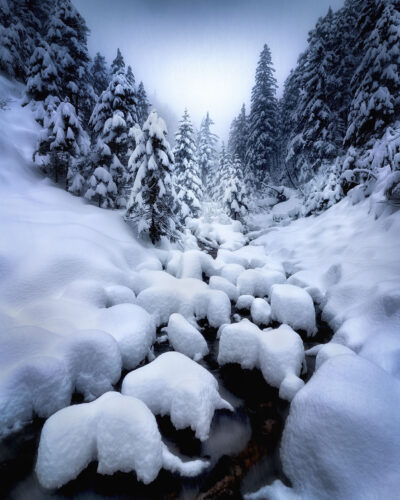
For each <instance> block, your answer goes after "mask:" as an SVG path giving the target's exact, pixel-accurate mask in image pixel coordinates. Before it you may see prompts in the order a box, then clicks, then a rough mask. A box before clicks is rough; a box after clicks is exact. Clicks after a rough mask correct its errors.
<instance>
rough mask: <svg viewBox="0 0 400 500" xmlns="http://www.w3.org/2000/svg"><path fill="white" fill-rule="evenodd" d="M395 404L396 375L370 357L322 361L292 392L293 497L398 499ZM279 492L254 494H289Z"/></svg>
mask: <svg viewBox="0 0 400 500" xmlns="http://www.w3.org/2000/svg"><path fill="white" fill-rule="evenodd" d="M399 405H400V383H399V381H398V380H397V379H395V378H394V377H392V376H391V375H389V374H387V373H386V372H385V371H383V370H382V369H381V368H379V367H377V366H376V365H374V364H373V363H371V362H369V361H367V360H365V359H363V358H361V357H360V356H355V355H342V356H335V357H334V358H332V359H329V360H327V361H326V362H325V363H323V365H322V366H321V367H320V368H319V369H318V370H317V371H316V373H315V374H314V375H313V376H312V378H311V379H310V381H309V382H308V383H307V384H306V385H305V386H304V388H303V389H302V390H301V391H299V392H298V393H297V394H296V396H295V397H294V399H293V401H292V403H291V406H290V413H289V416H288V418H287V421H286V425H285V429H284V432H283V437H282V443H281V460H282V465H283V470H284V473H285V475H286V476H287V477H288V478H289V480H290V482H291V483H292V485H293V489H292V490H291V492H292V494H295V495H296V496H295V497H294V498H298V499H300V498H307V499H309V500H317V499H318V500H325V499H326V500H328V499H329V500H330V499H332V498H338V499H339V498H340V499H349V500H350V499H354V498H357V499H358V498H360V499H361V498H363V499H364V498H371V499H373V498H388V499H389V498H390V499H392V498H393V499H395V498H397V497H398V491H399V488H400V476H399V474H398V470H399V463H400V434H399V429H400V414H399V411H398V408H399ZM279 488H280V489H284V488H281V486H280V485H279ZM278 491H279V490H277V485H276V484H274V485H273V486H271V487H266V488H264V489H263V494H264V496H263V497H260V498H291V496H290V495H286V496H278Z"/></svg>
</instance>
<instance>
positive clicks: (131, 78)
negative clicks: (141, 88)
mask: <svg viewBox="0 0 400 500" xmlns="http://www.w3.org/2000/svg"><path fill="white" fill-rule="evenodd" d="M126 80H127V82H128V83H129V85H131V86H132V88H133V89H135V87H136V82H135V75H134V74H133V71H132V66H128V69H127V70H126Z"/></svg>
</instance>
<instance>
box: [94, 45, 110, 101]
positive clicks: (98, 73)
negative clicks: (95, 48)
mask: <svg viewBox="0 0 400 500" xmlns="http://www.w3.org/2000/svg"><path fill="white" fill-rule="evenodd" d="M90 71H91V74H92V82H93V89H94V91H95V93H96V95H97V96H100V95H101V93H102V92H103V91H104V90H106V88H107V87H108V84H109V83H110V74H109V71H108V69H107V63H106V59H105V57H104V56H103V55H101V54H100V52H97V53H96V55H95V57H94V60H93V63H92V65H91V68H90Z"/></svg>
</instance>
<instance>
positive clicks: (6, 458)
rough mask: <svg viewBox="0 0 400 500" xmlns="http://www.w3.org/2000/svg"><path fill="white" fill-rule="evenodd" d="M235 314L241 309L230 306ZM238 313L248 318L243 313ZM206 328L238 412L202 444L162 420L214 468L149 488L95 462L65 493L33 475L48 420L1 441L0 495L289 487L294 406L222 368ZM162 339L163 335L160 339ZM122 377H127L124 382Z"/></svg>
mask: <svg viewBox="0 0 400 500" xmlns="http://www.w3.org/2000/svg"><path fill="white" fill-rule="evenodd" d="M210 253H211V252H210ZM213 253H214V249H213ZM234 314H235V315H236V314H238V311H236V310H235V308H234V307H232V315H234ZM240 316H241V317H245V315H243V314H242V313H241V314H240ZM319 316H320V315H319ZM232 321H233V320H232ZM200 326H201V327H202V333H203V335H204V337H205V338H206V340H207V343H208V347H209V354H208V356H206V357H205V358H204V359H203V360H202V361H201V364H202V365H203V366H204V367H205V368H206V369H207V370H209V371H210V372H211V373H212V374H213V375H214V376H215V377H216V378H217V380H218V382H219V387H220V393H221V395H222V397H223V398H225V399H227V400H228V401H229V402H230V403H231V404H232V405H233V406H234V407H235V412H234V413H231V412H229V411H225V410H218V411H216V413H215V415H214V419H213V422H212V426H211V431H210V436H209V438H208V440H207V441H205V442H203V443H201V442H200V441H199V440H198V439H196V438H195V437H194V433H193V432H192V431H191V430H190V429H186V430H180V431H177V430H175V428H174V427H173V425H172V424H171V421H170V419H169V417H157V421H158V425H159V429H160V432H161V434H162V436H163V439H164V441H165V443H166V444H167V445H168V446H169V448H170V449H171V451H173V452H174V453H177V454H178V455H180V456H182V457H187V458H195V457H196V458H197V457H202V458H207V459H208V460H209V461H210V464H211V465H210V467H209V468H208V469H207V470H206V471H205V472H204V473H203V474H202V475H201V476H198V477H196V478H189V479H188V478H182V477H180V476H178V475H177V474H172V473H170V472H167V471H164V470H162V471H161V472H160V474H159V476H158V478H157V479H156V480H155V481H154V482H153V483H151V484H150V485H144V484H143V483H141V482H139V481H137V480H136V476H135V473H117V474H114V475H113V476H102V475H100V474H97V473H96V468H97V464H96V463H92V464H90V466H89V467H88V468H87V469H86V470H85V471H83V472H82V473H81V474H80V475H79V476H78V477H77V479H75V480H74V481H71V482H70V483H68V484H67V485H65V486H64V487H62V488H61V489H59V490H57V491H55V492H49V491H46V490H44V489H43V488H41V486H40V485H39V483H38V481H37V479H36V476H35V473H34V466H35V461H36V453H37V447H38V444H39V438H40V431H41V428H42V426H43V423H44V421H43V420H40V419H35V420H34V421H33V422H32V423H31V424H30V425H28V426H27V427H25V428H24V429H23V430H22V431H20V432H17V433H14V434H13V435H11V436H8V437H7V438H6V439H4V440H3V441H0V484H1V492H2V493H1V494H0V497H1V498H7V499H15V500H25V499H29V500H42V499H51V498H52V499H67V498H68V499H70V498H74V499H75V498H79V499H103V498H107V499H108V498H109V499H129V498H135V499H151V500H153V499H194V498H199V499H203V500H211V499H224V498H243V493H248V492H252V491H255V490H257V489H258V488H260V487H261V486H263V485H265V484H266V483H269V482H272V481H273V480H274V479H278V478H279V479H281V480H282V481H284V482H286V483H287V480H286V478H285V477H284V475H283V472H282V467H281V463H280V460H279V443H280V438H281V435H282V430H283V427H284V423H285V419H286V417H287V414H288V411H289V404H288V403H287V402H286V401H283V400H281V399H279V397H278V390H277V389H275V388H273V387H271V386H269V385H268V384H267V383H266V382H265V380H264V378H263V377H262V375H261V373H260V372H259V371H258V370H242V369H241V368H240V367H239V366H238V365H226V366H224V367H220V366H219V365H218V363H217V355H218V340H217V339H216V335H217V332H216V330H215V329H213V328H210V327H209V325H208V324H207V323H206V322H205V321H203V322H202V323H200ZM272 326H275V325H272ZM161 335H162V333H161V331H159V332H158V337H160V336H161ZM331 336H332V332H331V330H330V329H329V327H327V325H325V324H323V323H321V322H319V330H318V333H317V335H316V336H315V337H313V338H312V339H307V338H306V337H305V336H303V335H302V338H303V340H304V344H305V348H309V347H311V346H312V345H315V344H316V343H325V342H327V341H328V340H329V339H330V338H331ZM310 340H312V342H310ZM168 350H170V347H169V344H168V342H161V343H156V344H155V347H154V353H155V355H156V356H159V355H160V354H162V353H163V352H166V351H168ZM313 370H314V359H313V358H310V357H308V358H307V372H306V373H304V374H303V375H302V377H303V378H304V380H308V379H309V377H310V376H311V374H312V372H313ZM124 376H125V373H123V375H122V378H123V377H124ZM122 378H121V380H122ZM118 388H119V386H117V387H116V389H117V390H118ZM78 402H81V400H80V398H79V397H76V398H74V403H78Z"/></svg>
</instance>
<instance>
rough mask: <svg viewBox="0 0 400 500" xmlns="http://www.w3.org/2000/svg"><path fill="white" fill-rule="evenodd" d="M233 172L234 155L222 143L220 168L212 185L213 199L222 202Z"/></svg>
mask: <svg viewBox="0 0 400 500" xmlns="http://www.w3.org/2000/svg"><path fill="white" fill-rule="evenodd" d="M231 173H232V157H231V155H230V154H229V153H228V152H227V151H226V148H225V144H224V143H222V146H221V151H220V153H219V160H218V168H217V169H216V172H215V175H214V183H213V187H212V188H211V187H210V191H211V196H212V199H213V200H215V201H219V202H222V201H223V198H224V194H225V189H226V185H227V182H228V179H229V177H230V175H231Z"/></svg>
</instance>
